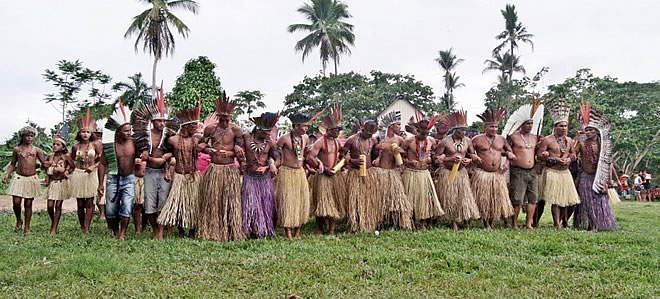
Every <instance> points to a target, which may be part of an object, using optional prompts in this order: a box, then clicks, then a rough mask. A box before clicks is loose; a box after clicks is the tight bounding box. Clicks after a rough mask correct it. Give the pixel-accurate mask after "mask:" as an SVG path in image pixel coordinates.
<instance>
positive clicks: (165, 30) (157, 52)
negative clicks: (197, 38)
mask: <svg viewBox="0 0 660 299" xmlns="http://www.w3.org/2000/svg"><path fill="white" fill-rule="evenodd" d="M141 1H142V2H148V3H149V4H151V5H152V7H151V8H149V9H146V10H145V11H143V12H142V13H141V14H139V15H137V16H135V17H134V18H133V22H132V23H131V25H130V26H129V27H128V30H126V33H125V34H124V38H129V37H131V36H132V35H133V34H137V39H136V40H135V51H136V52H137V51H138V45H139V44H140V42H142V50H143V51H145V52H146V51H149V53H150V54H151V55H153V57H154V67H153V73H152V80H151V96H152V97H155V96H156V65H157V64H158V61H159V60H160V59H161V58H162V57H163V54H165V56H167V55H169V54H170V53H173V52H174V48H175V41H174V34H172V31H170V27H169V26H170V25H172V26H174V27H175V28H176V31H177V32H179V34H181V35H182V36H183V37H184V38H187V37H188V33H189V32H190V29H189V28H188V26H186V24H184V23H183V22H182V21H181V20H180V19H179V18H178V17H177V16H175V15H174V14H173V13H171V12H170V9H176V8H182V9H185V10H187V11H190V12H192V13H193V14H197V11H199V5H198V4H197V2H195V1H192V0H141Z"/></svg>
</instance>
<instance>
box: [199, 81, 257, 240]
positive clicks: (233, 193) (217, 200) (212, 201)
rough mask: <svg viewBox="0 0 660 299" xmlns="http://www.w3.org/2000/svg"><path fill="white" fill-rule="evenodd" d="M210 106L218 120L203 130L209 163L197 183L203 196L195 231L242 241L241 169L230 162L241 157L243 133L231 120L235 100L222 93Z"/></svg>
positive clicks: (221, 238) (213, 236) (210, 238)
mask: <svg viewBox="0 0 660 299" xmlns="http://www.w3.org/2000/svg"><path fill="white" fill-rule="evenodd" d="M214 105H215V109H216V115H217V118H218V122H217V123H215V124H212V125H209V126H208V127H206V128H205V129H204V140H206V147H205V148H204V150H203V152H204V153H206V154H209V155H210V156H211V164H209V166H208V168H206V170H205V171H204V178H203V179H202V184H201V186H200V191H201V194H203V195H204V197H205V198H204V200H203V201H201V202H200V207H199V220H198V221H197V226H198V233H199V237H201V238H202V239H206V240H215V241H231V240H243V239H245V234H244V233H243V219H242V216H241V171H240V170H239V169H238V168H237V167H236V165H235V164H234V159H235V158H238V159H239V160H240V161H241V162H244V160H245V152H244V150H243V146H244V142H243V132H242V131H241V128H240V127H238V125H236V124H233V123H231V116H232V114H233V113H234V108H235V107H236V101H230V100H229V98H227V95H226V94H225V93H224V92H223V93H222V95H221V96H220V97H219V98H218V99H216V100H215V102H214ZM195 156H196V155H195Z"/></svg>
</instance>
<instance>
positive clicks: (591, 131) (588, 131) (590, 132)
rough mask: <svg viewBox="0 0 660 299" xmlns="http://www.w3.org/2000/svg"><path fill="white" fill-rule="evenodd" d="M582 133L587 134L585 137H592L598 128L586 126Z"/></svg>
mask: <svg viewBox="0 0 660 299" xmlns="http://www.w3.org/2000/svg"><path fill="white" fill-rule="evenodd" d="M584 133H585V134H587V138H594V137H596V136H597V135H598V130H596V129H595V128H592V127H586V128H585V129H584Z"/></svg>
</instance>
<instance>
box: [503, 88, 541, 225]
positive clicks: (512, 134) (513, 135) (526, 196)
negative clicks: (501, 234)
mask: <svg viewBox="0 0 660 299" xmlns="http://www.w3.org/2000/svg"><path fill="white" fill-rule="evenodd" d="M535 119H536V120H535ZM542 122H543V105H539V101H538V99H537V100H536V101H534V102H533V103H532V104H527V105H524V106H522V107H520V108H518V110H516V112H514V113H513V114H511V116H510V117H509V120H508V121H507V124H506V126H505V127H504V131H503V133H504V132H508V133H504V134H506V135H509V138H510V144H511V151H512V152H513V154H514V155H515V156H516V159H515V160H511V161H510V162H511V169H510V171H509V174H510V178H511V179H510V182H511V189H510V190H509V196H510V197H511V204H512V205H513V216H512V217H511V226H512V227H513V229H514V230H515V229H518V215H519V214H520V207H521V206H522V204H523V202H527V218H526V219H525V228H527V229H533V226H532V224H533V223H532V222H533V220H534V214H535V212H536V204H537V202H538V176H537V172H536V169H534V166H535V163H534V162H535V160H536V157H535V152H536V144H537V138H536V133H535V132H537V131H540V130H539V126H540V125H541V123H542ZM535 127H536V129H535V130H532V129H533V128H535ZM533 131H534V132H533Z"/></svg>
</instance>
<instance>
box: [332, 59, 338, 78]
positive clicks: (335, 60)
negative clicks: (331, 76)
mask: <svg viewBox="0 0 660 299" xmlns="http://www.w3.org/2000/svg"><path fill="white" fill-rule="evenodd" d="M333 61H334V62H335V76H337V57H336V56H335V58H334V59H333Z"/></svg>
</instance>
